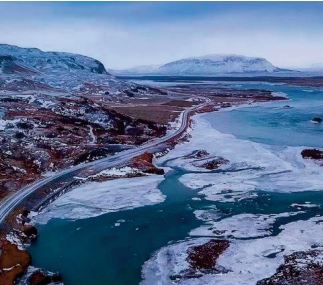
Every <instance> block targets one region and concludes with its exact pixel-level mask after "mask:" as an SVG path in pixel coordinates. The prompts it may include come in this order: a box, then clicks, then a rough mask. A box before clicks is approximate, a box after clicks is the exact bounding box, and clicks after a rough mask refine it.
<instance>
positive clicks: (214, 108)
mask: <svg viewBox="0 0 323 285" xmlns="http://www.w3.org/2000/svg"><path fill="white" fill-rule="evenodd" d="M279 99H281V100H286V98H273V97H270V98H267V101H265V102H268V101H269V102H270V101H272V100H279ZM261 100H265V99H264V98H262V99H261ZM261 100H260V101H261ZM247 101H250V99H249V100H247ZM256 102H257V101H256ZM253 103H254V102H253ZM223 104H224V105H223ZM236 104H241V102H237V103H236ZM250 104H251V103H250V102H248V103H247V106H250ZM219 105H220V106H219ZM230 107H232V104H231V103H230V106H229V105H228V104H225V102H220V104H219V102H217V103H214V104H213V105H212V104H211V106H210V105H209V106H206V107H204V108H203V109H202V110H199V112H196V113H203V112H212V111H219V110H222V109H225V108H230ZM193 115H194V114H191V115H190V118H189V121H190V122H191V120H192V116H193ZM188 126H190V124H189V125H188ZM183 134H185V135H187V129H185V131H184V132H183ZM182 139H183V136H180V137H177V138H175V139H172V140H171V141H170V142H168V144H167V147H168V148H172V147H174V146H175V145H176V144H177V143H179V142H180V141H181V140H182ZM71 186H72V188H74V187H75V186H76V185H71ZM25 214H26V215H25V216H24V221H27V223H25V222H23V224H22V226H25V224H26V225H28V221H29V218H28V213H27V212H25ZM13 220H14V219H13ZM13 220H12V221H13ZM32 232H33V233H34V232H35V231H34V230H33V231H32ZM36 237H37V234H36V236H30V237H28V238H29V239H30V240H29V242H31V241H32V240H34V239H35V238H36ZM17 250H18V247H17ZM26 264H28V266H29V264H30V261H29V262H28V263H26ZM28 266H27V267H28ZM25 270H26V269H24V271H25ZM5 272H7V271H5ZM19 275H21V273H20V272H19V274H18V275H17V276H16V277H18V276H19ZM15 279H16V278H15ZM4 284H6V283H4ZM7 284H12V283H10V282H9V283H7Z"/></svg>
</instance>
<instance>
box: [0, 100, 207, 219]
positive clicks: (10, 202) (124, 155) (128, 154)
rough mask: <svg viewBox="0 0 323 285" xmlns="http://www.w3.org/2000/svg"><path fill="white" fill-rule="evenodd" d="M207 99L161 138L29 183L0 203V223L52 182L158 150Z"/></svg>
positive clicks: (182, 128)
mask: <svg viewBox="0 0 323 285" xmlns="http://www.w3.org/2000/svg"><path fill="white" fill-rule="evenodd" d="M203 100H204V101H205V102H204V103H203V104H200V105H198V106H194V107H192V108H189V109H186V110H185V111H183V112H182V114H181V117H180V120H181V125H180V127H179V128H178V129H177V130H175V131H174V132H171V133H169V134H167V135H166V136H163V137H161V138H156V139H153V140H151V141H149V142H147V143H145V144H142V145H140V146H138V147H136V148H134V149H129V150H124V151H121V152H119V153H117V154H115V155H113V156H111V157H107V158H103V159H100V160H96V161H92V162H89V163H84V164H80V165H77V166H74V167H71V168H68V169H66V170H62V171H59V172H56V173H55V174H53V175H51V176H49V177H45V178H43V179H41V180H39V181H37V182H35V183H33V184H31V185H28V186H26V187H24V188H22V189H21V190H20V191H18V192H17V193H15V194H13V195H12V196H9V197H8V198H7V199H5V200H4V201H3V202H1V204H0V223H3V222H4V220H5V219H6V217H7V216H8V215H9V213H10V212H11V211H12V210H13V209H15V208H16V207H17V206H19V204H20V203H21V202H22V201H24V199H26V198H27V197H28V196H29V195H31V194H32V193H34V192H36V191H39V190H41V189H42V188H45V187H50V185H51V184H52V183H55V182H57V181H60V180H61V179H63V178H66V177H73V176H74V175H76V174H77V173H79V172H80V171H81V170H86V169H93V170H95V171H101V170H103V169H106V168H110V167H115V166H118V165H120V164H122V163H125V162H127V161H129V160H130V159H131V158H133V157H135V156H138V155H140V154H143V153H145V152H147V151H151V152H153V151H154V150H156V149H157V148H158V147H159V146H161V145H162V144H164V143H166V142H168V141H170V140H172V139H174V138H176V137H177V136H180V135H182V134H183V133H184V132H185V130H186V128H187V126H188V123H189V118H190V114H191V113H192V112H194V111H196V110H197V109H200V108H202V107H205V106H207V105H208V104H209V99H207V98H203Z"/></svg>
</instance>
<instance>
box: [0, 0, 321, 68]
mask: <svg viewBox="0 0 323 285" xmlns="http://www.w3.org/2000/svg"><path fill="white" fill-rule="evenodd" d="M0 12H1V17H0V27H1V28H0V29H1V32H0V42H1V43H8V44H15V45H19V46H23V47H38V48H41V49H43V50H56V51H67V52H74V53H81V54H85V55H88V56H92V57H95V58H97V59H99V60H101V61H102V62H103V63H104V64H105V65H106V67H108V68H118V69H120V68H127V67H131V66H135V65H146V64H160V63H165V62H167V61H171V60H174V59H179V58H184V57H188V56H199V55H205V54H214V53H220V54H226V53H229V54H243V55H248V56H261V57H265V58H267V59H268V60H270V61H271V62H272V63H273V64H275V65H277V66H280V67H305V66H311V65H313V64H320V65H323V16H322V15H323V3H319V2H311V3H306V2H296V3H291V2H264V3H255V2H244V3H242V2H222V3H221V2H213V3H210V2H204V3H203V2H199V3H198V2H195V3H194V2H137V3H135V2H111V3H103V2H99V3H93V2H92V3H85V2H69V3H64V2H56V3H54V2H42V3H40V2H30V3H23V2H20V3H17V2H16V3H9V2H7V3H4V2H1V3H0Z"/></svg>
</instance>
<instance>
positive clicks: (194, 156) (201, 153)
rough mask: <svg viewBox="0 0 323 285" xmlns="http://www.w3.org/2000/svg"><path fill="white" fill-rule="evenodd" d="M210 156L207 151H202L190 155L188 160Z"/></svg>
mask: <svg viewBox="0 0 323 285" xmlns="http://www.w3.org/2000/svg"><path fill="white" fill-rule="evenodd" d="M209 155H210V154H209V153H208V152H207V151H206V150H204V149H201V150H195V151H193V152H192V153H191V154H190V155H188V156H187V158H204V157H207V156H209Z"/></svg>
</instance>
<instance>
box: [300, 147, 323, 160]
mask: <svg viewBox="0 0 323 285" xmlns="http://www.w3.org/2000/svg"><path fill="white" fill-rule="evenodd" d="M301 155H302V157H303V158H309V159H323V151H322V150H319V149H315V148H313V149H304V150H302V152H301Z"/></svg>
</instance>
